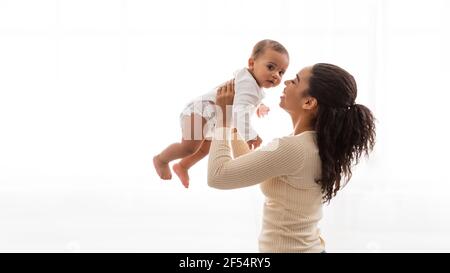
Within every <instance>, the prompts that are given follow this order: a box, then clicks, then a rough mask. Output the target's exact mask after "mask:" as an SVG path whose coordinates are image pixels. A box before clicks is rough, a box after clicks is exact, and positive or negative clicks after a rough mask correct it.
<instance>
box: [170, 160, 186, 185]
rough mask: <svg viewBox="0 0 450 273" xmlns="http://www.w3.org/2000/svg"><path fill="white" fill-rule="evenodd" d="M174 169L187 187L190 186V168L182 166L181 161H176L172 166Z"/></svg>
mask: <svg viewBox="0 0 450 273" xmlns="http://www.w3.org/2000/svg"><path fill="white" fill-rule="evenodd" d="M172 169H173V171H174V172H175V174H176V175H177V176H178V178H179V179H180V180H181V183H182V184H183V186H184V187H185V188H188V187H189V174H188V170H187V169H186V168H184V167H183V166H181V164H180V163H176V164H174V165H173V166H172Z"/></svg>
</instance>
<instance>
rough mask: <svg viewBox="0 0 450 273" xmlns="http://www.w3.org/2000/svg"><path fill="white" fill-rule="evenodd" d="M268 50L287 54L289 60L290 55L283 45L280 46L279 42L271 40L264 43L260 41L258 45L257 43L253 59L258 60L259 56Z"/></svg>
mask: <svg viewBox="0 0 450 273" xmlns="http://www.w3.org/2000/svg"><path fill="white" fill-rule="evenodd" d="M267 48H270V49H272V50H275V51H276V52H278V53H281V54H285V55H286V56H287V57H288V58H289V53H288V51H287V50H286V48H285V47H284V46H283V45H282V44H280V43H279V42H277V41H274V40H269V39H265V40H262V41H259V42H258V43H256V45H255V46H254V47H253V51H252V58H253V59H256V58H258V57H259V56H261V55H262V54H263V53H264V51H265V50H266V49H267Z"/></svg>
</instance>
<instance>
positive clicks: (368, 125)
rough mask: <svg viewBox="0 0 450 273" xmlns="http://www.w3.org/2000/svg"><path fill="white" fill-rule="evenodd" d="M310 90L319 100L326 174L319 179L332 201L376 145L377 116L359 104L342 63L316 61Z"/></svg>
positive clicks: (319, 133) (319, 134) (317, 126)
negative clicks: (355, 166) (362, 159)
mask: <svg viewBox="0 0 450 273" xmlns="http://www.w3.org/2000/svg"><path fill="white" fill-rule="evenodd" d="M308 94H309V95H310V96H312V97H314V98H316V99H317V101H318V112H317V116H316V120H315V130H316V132H317V142H318V146H319V155H320V159H321V161H322V177H321V179H320V180H319V181H317V183H319V184H320V185H321V187H322V193H323V194H324V197H323V199H324V202H328V203H329V202H330V200H331V198H333V197H334V196H335V195H336V193H337V191H338V190H339V189H340V188H341V179H343V178H344V181H345V183H347V182H348V181H349V180H350V178H351V176H352V170H351V167H352V166H353V165H356V164H357V163H358V162H359V159H360V157H361V155H362V154H363V153H364V154H365V155H366V156H368V155H369V152H370V151H371V150H372V149H373V147H374V145H375V135H376V134H375V124H374V116H373V114H372V112H371V111H370V110H369V108H367V107H366V106H364V105H361V104H355V99H356V94H357V88H356V82H355V79H354V78H353V76H352V75H350V73H348V72H347V71H345V70H344V69H342V68H340V67H338V66H335V65H332V64H324V63H319V64H315V65H314V66H313V67H312V75H311V77H310V79H309V90H308Z"/></svg>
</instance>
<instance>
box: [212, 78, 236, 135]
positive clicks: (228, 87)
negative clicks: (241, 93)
mask: <svg viewBox="0 0 450 273" xmlns="http://www.w3.org/2000/svg"><path fill="white" fill-rule="evenodd" d="M233 100H234V80H229V81H228V82H227V83H226V84H225V85H223V86H221V87H219V89H218V90H217V95H216V106H219V107H220V110H221V113H220V112H218V113H217V123H218V125H220V126H225V127H228V126H230V125H231V121H232V113H233V111H232V107H231V106H232V105H233ZM217 110H219V109H217Z"/></svg>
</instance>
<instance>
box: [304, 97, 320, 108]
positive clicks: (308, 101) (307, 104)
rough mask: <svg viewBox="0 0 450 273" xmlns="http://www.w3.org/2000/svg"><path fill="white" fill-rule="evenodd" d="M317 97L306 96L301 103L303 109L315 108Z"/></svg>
mask: <svg viewBox="0 0 450 273" xmlns="http://www.w3.org/2000/svg"><path fill="white" fill-rule="evenodd" d="M317 105H318V103H317V99H316V98H314V97H308V98H307V99H306V101H305V102H304V103H303V109H305V110H314V109H316V108H317Z"/></svg>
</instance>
